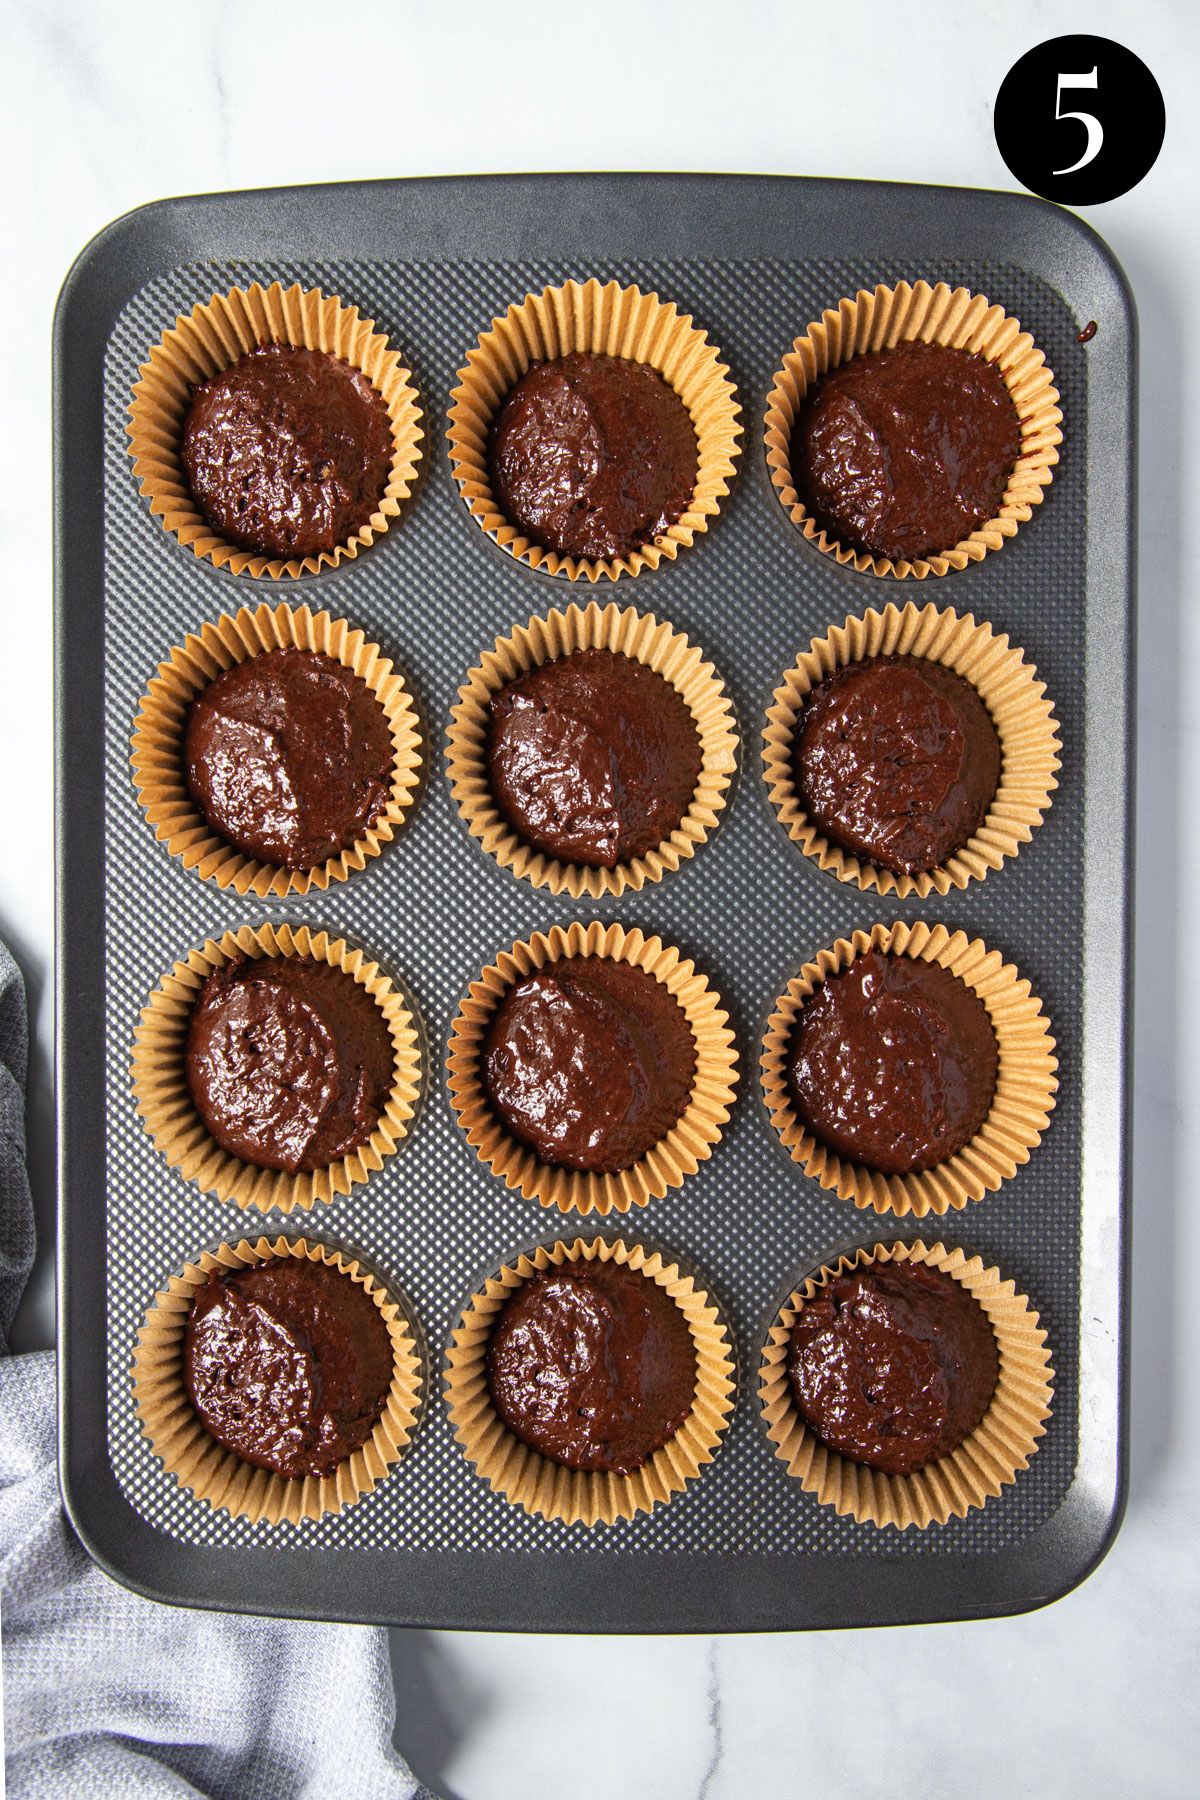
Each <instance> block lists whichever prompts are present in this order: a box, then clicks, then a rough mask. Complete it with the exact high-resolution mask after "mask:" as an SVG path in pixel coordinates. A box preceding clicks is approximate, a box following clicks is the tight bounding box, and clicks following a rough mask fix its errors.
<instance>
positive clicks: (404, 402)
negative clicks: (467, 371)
mask: <svg viewBox="0 0 1200 1800" xmlns="http://www.w3.org/2000/svg"><path fill="white" fill-rule="evenodd" d="M259 344H290V345H292V346H293V347H294V348H296V349H304V350H323V351H325V352H326V354H327V355H329V356H336V357H337V358H339V360H340V361H342V362H347V363H352V364H353V366H354V367H355V368H356V369H360V370H361V371H362V373H363V374H364V375H365V376H366V377H367V379H368V381H369V382H370V383H371V385H372V387H374V388H375V389H376V391H377V392H378V393H379V394H380V395H381V396H382V397H383V399H384V401H385V402H386V404H387V409H388V414H389V416H390V418H391V422H392V466H391V470H390V472H389V474H388V479H387V485H386V487H385V488H384V491H383V494H382V496H381V498H380V501H379V505H378V507H377V508H376V510H375V511H374V512H373V513H372V514H371V518H370V520H369V521H368V523H367V524H366V525H364V526H362V527H361V529H360V530H358V531H356V532H355V534H354V536H353V537H352V538H349V539H348V540H347V541H346V542H345V543H344V544H338V545H337V547H336V548H335V549H333V550H322V551H321V552H320V554H319V555H317V556H305V557H291V558H288V559H285V558H282V557H272V556H263V555H260V554H259V553H258V552H257V551H254V550H247V549H244V548H243V547H242V546H240V545H237V544H231V543H228V542H227V541H226V540H225V539H224V538H223V537H221V536H220V535H219V533H218V532H217V531H216V530H215V529H214V527H213V526H212V525H210V523H209V522H208V520H207V519H206V518H205V517H204V515H203V513H202V512H201V511H200V510H199V508H198V507H197V505H196V502H195V500H194V499H193V497H192V491H191V488H190V487H189V485H188V479H187V475H186V473H185V471H184V468H183V464H182V461H181V460H180V440H181V437H182V432H183V420H184V415H185V414H186V412H187V409H188V407H189V405H190V404H191V399H192V393H193V390H194V389H195V388H196V387H197V386H198V384H199V383H200V382H202V381H206V380H207V379H208V377H209V376H210V375H215V374H217V373H218V372H219V371H220V370H221V369H227V368H229V367H230V366H231V364H233V363H235V362H237V361H238V359H239V357H242V356H245V355H246V353H247V352H248V351H250V350H253V349H255V348H256V346H258V345H259ZM420 420H421V409H420V406H419V405H418V403H417V394H416V390H415V389H414V387H413V386H412V377H411V375H410V374H409V372H408V370H407V369H406V368H404V366H403V365H402V363H401V361H400V358H399V356H398V355H397V353H396V352H395V351H394V350H391V349H389V348H388V341H387V339H386V337H384V336H383V335H382V334H381V333H379V332H377V331H376V330H375V325H374V322H373V320H371V319H361V318H360V317H359V315H358V308H357V307H356V306H346V305H344V304H343V302H342V301H341V300H338V299H336V298H335V297H334V296H333V295H327V294H322V292H321V290H320V289H319V288H302V287H300V286H299V284H295V285H293V286H292V287H290V288H286V289H285V288H283V287H281V285H280V284H279V282H277V281H276V282H272V284H271V286H270V287H269V288H264V287H260V285H259V283H258V282H257V281H256V282H253V283H252V284H251V286H250V287H249V288H240V287H235V288H231V289H230V291H229V293H227V294H214V295H213V297H212V299H211V300H209V301H208V302H207V303H201V304H200V305H197V306H194V307H193V308H192V310H191V312H190V313H188V314H187V315H186V316H185V317H180V318H178V319H176V321H175V324H174V326H173V327H172V328H171V329H170V330H168V331H164V332H163V335H162V338H161V340H160V341H159V342H158V343H157V344H156V345H155V346H154V348H153V349H152V350H151V352H150V355H149V358H148V360H147V361H146V362H145V363H143V365H142V368H141V370H140V372H139V379H138V380H137V382H135V384H134V388H133V404H132V405H131V406H130V408H129V425H128V433H129V453H130V455H131V456H132V458H133V473H134V476H135V477H136V479H137V480H138V481H139V482H140V483H141V491H142V493H143V494H144V495H145V496H146V498H147V499H148V500H149V502H150V511H151V512H152V513H153V514H154V515H155V517H156V518H159V519H161V520H162V523H163V526H164V527H165V529H166V530H167V531H170V532H172V533H173V534H174V535H175V536H176V537H177V538H178V539H179V541H180V543H181V544H186V545H187V546H188V548H189V549H190V550H193V551H194V552H195V553H196V555H197V556H201V557H205V558H207V560H208V561H209V562H212V563H214V564H215V565H216V566H217V568H219V569H230V570H232V572H233V573H234V574H235V575H241V574H248V575H255V576H262V575H267V576H270V577H271V578H272V579H274V580H278V579H279V578H280V577H282V576H285V575H291V576H296V575H302V574H308V575H315V574H317V572H318V571H319V570H321V569H324V568H329V569H332V568H336V567H337V565H338V563H340V562H341V561H342V560H343V559H344V558H352V557H355V556H357V555H358V553H359V551H360V550H365V549H366V548H367V546H368V545H369V544H372V543H374V541H375V539H376V538H377V537H382V536H383V534H384V532H385V531H386V530H387V529H388V527H389V525H390V524H391V522H392V520H393V519H394V518H396V517H397V515H398V514H399V512H400V507H401V504H402V503H403V501H404V500H406V499H407V498H408V495H409V493H410V492H411V490H412V487H413V483H414V481H415V479H416V473H417V465H418V463H419V462H420V451H419V450H418V448H417V446H418V445H419V444H420V442H421V438H422V437H423V435H424V433H423V432H422V430H421V424H420Z"/></svg>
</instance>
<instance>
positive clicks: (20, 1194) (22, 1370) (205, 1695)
mask: <svg viewBox="0 0 1200 1800" xmlns="http://www.w3.org/2000/svg"><path fill="white" fill-rule="evenodd" d="M26 1043H27V1040H26V1025H25V999H24V993H23V990H22V985H21V977H20V974H19V972H18V970H17V968H16V966H15V964H14V963H13V960H12V958H11V956H10V955H9V953H8V951H7V950H6V949H5V948H4V946H3V945H2V944H0V1631H2V1632H3V1647H4V1710H5V1736H6V1753H7V1763H6V1768H7V1774H8V1796H9V1800H74V1797H76V1796H78V1797H79V1800H83V1797H85V1796H86V1800H108V1797H109V1796H114V1797H116V1800H126V1796H128V1797H129V1800H133V1797H135V1796H136V1797H137V1800H143V1797H144V1800H151V1797H153V1800H158V1797H159V1796H166V1795H170V1796H174V1797H178V1796H181V1795H187V1794H204V1795H212V1796H220V1797H221V1800H226V1797H227V1800H293V1797H303V1800H318V1796H319V1797H320V1800H360V1796H361V1800H393V1797H394V1796H395V1797H400V1796H404V1797H405V1800H407V1797H408V1796H414V1797H417V1800H420V1797H421V1796H428V1789H426V1788H423V1787H422V1786H421V1785H420V1784H419V1783H418V1782H416V1781H415V1780H414V1778H413V1776H412V1775H411V1774H410V1772H409V1770H408V1768H407V1767H406V1766H405V1764H404V1763H403V1762H401V1760H400V1758H399V1757H398V1756H397V1755H396V1753H395V1751H394V1750H393V1749H392V1744H391V1734H392V1726H393V1720H394V1716H395V1695H394V1692H393V1689H392V1678H391V1671H390V1667H389V1664H388V1650H387V1634H386V1633H385V1632H383V1631H380V1630H372V1629H369V1628H367V1627H364V1626H356V1625H304V1624H283V1623H280V1622H278V1621H275V1620H270V1619H244V1618H224V1617H221V1616H219V1615H217V1614H214V1613H199V1612H189V1611H186V1610H183V1609H179V1608H176V1607H171V1606H158V1605H156V1604H155V1603H154V1602H153V1601H150V1600H143V1599H141V1598H140V1597H139V1596H138V1595H136V1594H131V1593H129V1592H128V1591H127V1590H126V1589H125V1588H123V1587H119V1586H118V1585H117V1584H116V1583H115V1582H113V1581H110V1580H109V1579H108V1577H107V1576H106V1575H103V1574H102V1573H101V1572H100V1570H99V1569H98V1568H96V1567H95V1565H94V1564H93V1563H92V1562H91V1560H90V1558H89V1557H88V1555H87V1553H86V1552H85V1551H84V1549H83V1548H82V1546H81V1545H80V1543H79V1540H78V1539H77V1538H76V1536H75V1534H74V1532H73V1531H72V1530H71V1527H70V1525H69V1524H68V1523H67V1519H66V1517H65V1515H64V1513H63V1510H62V1506H61V1503H60V1501H59V1496H58V1484H57V1479H56V1474H55V1445H54V1435H55V1423H54V1359H53V1357H52V1356H51V1354H50V1353H49V1352H48V1351H47V1352H42V1353H40V1354H38V1355H34V1356H8V1355H6V1354H4V1352H5V1351H7V1348H8V1339H7V1334H8V1331H9V1328H10V1327H11V1325H12V1319H13V1314H14V1312H15V1311H16V1305H17V1301H18V1299H19V1298H20V1295H21V1290H22V1288H23V1287H24V1285H25V1281H26V1278H27V1277H28V1274H29V1269H30V1266H31V1264H32V1261H33V1211H32V1207H31V1205H30V1199H29V1184H28V1181H27V1178H26V1173H25V1135H24V1083H25V1061H26Z"/></svg>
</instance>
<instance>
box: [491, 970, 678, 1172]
mask: <svg viewBox="0 0 1200 1800" xmlns="http://www.w3.org/2000/svg"><path fill="white" fill-rule="evenodd" d="M695 1072H696V1042H695V1039H694V1038H693V1036H692V1028H691V1026H690V1025H689V1024H688V1021H687V1016H686V1014H685V1013H684V1011H683V1008H682V1007H681V1006H680V1005H679V1003H678V1001H677V1000H676V999H675V997H674V995H673V994H671V993H669V992H668V990H667V989H666V988H665V987H664V986H663V985H662V983H661V982H660V981H656V980H655V978H654V976H653V975H650V974H647V972H646V971H645V970H644V969H635V968H632V967H631V966H630V965H629V964H628V963H623V962H614V961H613V960H612V959H611V958H609V957H601V956H567V957H560V958H559V959H558V960H557V961H556V962H551V963H547V964H546V965H545V967H544V968H541V969H539V970H537V972H536V973H535V974H533V975H529V976H527V977H526V979H525V980H524V981H518V982H515V983H514V985H513V986H512V987H510V988H509V990H508V992H507V993H506V994H505V996H504V998H503V1000H502V1001H501V1002H500V1005H499V1006H498V1007H497V1009H496V1013H495V1016H494V1018H493V1020H492V1023H491V1026H490V1028H489V1030H488V1034H487V1037H486V1039H485V1040H484V1053H483V1080H484V1086H485V1087H486V1089H487V1093H488V1096H489V1098H490V1099H491V1102H492V1106H493V1108H494V1109H495V1111H496V1114H497V1116H498V1117H499V1119H500V1120H501V1122H502V1124H503V1125H504V1126H505V1128H506V1130H507V1131H509V1132H510V1133H511V1134H512V1136H513V1137H515V1138H518V1139H519V1140H520V1141H521V1142H522V1143H524V1144H528V1145H529V1146H530V1147H531V1149H533V1151H534V1152H535V1153H536V1154H537V1156H538V1157H539V1158H540V1159H541V1161H542V1162H544V1163H552V1164H555V1165H558V1166H560V1167H563V1168H568V1169H591V1170H594V1171H596V1172H599V1173H606V1174H615V1173H616V1171H617V1170H619V1169H628V1168H629V1167H631V1165H632V1164H633V1163H635V1162H637V1160H638V1159H639V1157H642V1156H644V1155H645V1154H646V1152H647V1151H648V1150H651V1149H652V1148H653V1147H654V1145H655V1144H657V1143H658V1142H659V1140H660V1138H663V1137H665V1136H666V1134H667V1132H669V1131H670V1129H671V1127H672V1126H673V1125H674V1124H675V1123H676V1121H677V1120H678V1119H679V1117H680V1115H681V1114H682V1113H683V1111H684V1109H685V1108H686V1106H687V1104H688V1101H689V1099H690V1097H691V1091H692V1078H693V1076H694V1075H695Z"/></svg>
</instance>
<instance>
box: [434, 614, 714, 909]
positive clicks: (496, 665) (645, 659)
mask: <svg viewBox="0 0 1200 1800" xmlns="http://www.w3.org/2000/svg"><path fill="white" fill-rule="evenodd" d="M575 650H611V651H615V652H618V653H619V654H621V655H623V656H628V657H631V658H632V659H633V660H634V661H635V662H640V663H644V664H645V666H646V667H647V668H650V669H653V670H654V671H655V672H656V674H658V675H661V676H662V678H663V680H664V681H669V682H670V684H671V686H672V687H673V688H674V689H675V690H676V692H677V693H679V694H680V695H682V697H683V699H684V700H686V702H687V704H688V707H689V709H690V710H691V714H692V717H693V719H694V721H695V725H696V734H697V736H698V738H699V740H700V758H701V760H700V775H699V779H698V781H697V783H696V789H695V792H694V794H693V795H692V801H691V805H690V806H689V807H688V810H687V812H686V813H685V814H684V816H683V818H682V819H681V820H680V822H679V824H678V825H677V826H676V828H675V830H674V831H673V832H672V833H671V835H670V837H669V838H664V840H663V841H662V843H660V844H658V845H656V846H655V848H654V849H653V850H647V851H646V852H645V853H644V854H643V855H641V856H635V857H631V858H630V860H629V861H628V862H624V863H618V864H617V866H616V867H615V868H613V869H594V868H588V867H585V866H584V865H583V864H580V863H566V862H560V861H558V860H557V859H556V858H555V857H552V856H548V855H546V854H545V852H544V851H541V850H536V849H534V848H533V846H532V845H530V844H526V843H524V842H523V841H522V839H521V838H520V836H519V835H518V833H517V832H516V831H514V830H513V828H512V827H511V826H510V825H509V823H508V821H507V820H506V819H505V818H504V816H503V814H502V813H501V812H500V809H499V807H498V806H497V804H496V800H495V796H494V794H493V792H492V788H491V783H490V780H489V777H488V767H487V741H488V724H489V718H490V713H489V703H490V701H491V699H492V696H493V694H496V693H498V692H499V690H500V689H501V688H502V687H503V686H504V685H505V684H506V683H507V682H509V681H514V680H516V679H518V678H519V677H520V676H521V675H525V674H528V673H529V671H530V670H532V669H536V668H540V667H541V665H542V664H543V663H547V662H553V661H555V660H556V659H557V658H559V657H562V656H570V655H571V653H572V652H573V651H575ZM737 744H738V740H737V729H736V726H735V724H734V720H733V708H732V706H731V704H730V701H729V698H728V695H727V694H726V691H725V684H724V682H723V681H722V680H721V678H720V676H719V675H718V674H717V672H716V670H715V669H714V668H713V666H712V664H711V663H710V662H706V661H705V659H704V653H703V651H702V650H698V649H697V648H696V647H695V645H694V644H689V642H688V640H687V638H686V637H685V636H684V635H683V633H682V632H681V631H673V630H672V629H671V627H670V625H668V624H665V623H660V622H659V620H658V619H656V618H654V616H653V615H652V614H647V613H638V612H635V611H634V609H633V607H632V606H628V607H625V608H624V609H623V610H622V608H620V607H618V606H615V605H609V606H604V607H601V606H597V605H596V603H595V601H592V602H591V603H590V604H589V605H588V606H587V607H579V606H569V607H567V608H566V609H565V610H564V611H559V610H555V611H554V612H552V613H549V614H547V615H546V616H545V617H544V618H532V619H530V621H529V623H528V624H527V625H518V626H516V627H514V629H513V630H512V631H511V632H510V633H509V634H508V635H507V636H506V637H502V638H497V640H496V642H495V644H494V645H493V647H492V648H491V650H489V651H488V652H487V653H486V654H485V655H484V656H483V657H482V658H481V659H480V661H479V663H478V664H477V666H476V667H475V668H473V669H472V670H471V672H470V674H469V675H468V676H467V678H466V680H465V682H464V683H463V685H462V687H460V688H459V690H458V699H457V701H456V702H455V704H454V706H453V708H452V709H451V713H450V729H449V731H448V732H447V734H446V746H447V747H446V772H447V774H448V776H449V778H450V792H451V794H452V796H453V798H454V802H455V805H456V806H457V807H458V810H459V813H460V815H461V817H462V819H463V822H464V824H465V825H466V827H467V829H468V831H469V832H470V833H471V836H472V837H473V838H476V839H477V840H478V841H479V843H480V844H481V845H482V847H483V848H484V849H485V850H486V851H487V852H488V854H489V855H490V856H494V857H495V859H496V861H497V862H498V863H499V864H500V865H501V867H502V868H505V869H511V871H512V873H513V874H514V875H516V876H519V877H520V878H521V879H522V880H524V881H530V882H532V883H533V885H534V887H539V888H546V889H547V890H548V892H550V893H551V894H555V895H558V894H569V895H570V897H571V898H572V899H573V900H580V899H583V898H584V897H585V896H586V898H588V899H590V900H598V899H600V898H601V897H602V896H603V895H606V894H612V895H620V894H624V893H626V892H633V893H637V892H639V891H640V890H641V889H642V888H643V887H645V885H646V883H647V882H648V881H661V880H662V878H663V876H664V875H666V874H669V873H671V872H673V871H674V870H675V869H678V868H679V866H680V864H681V863H683V862H686V861H687V860H688V859H689V858H691V857H692V856H694V855H695V854H696V851H697V850H698V849H699V848H700V846H701V844H703V843H704V841H705V839H706V838H707V837H708V836H709V835H710V834H711V833H712V832H713V831H715V830H716V828H717V826H718V824H719V823H720V820H721V815H722V813H723V812H724V810H725V806H726V803H727V800H728V797H729V785H730V782H731V781H732V780H733V776H734V773H735V770H736V768H737Z"/></svg>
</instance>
